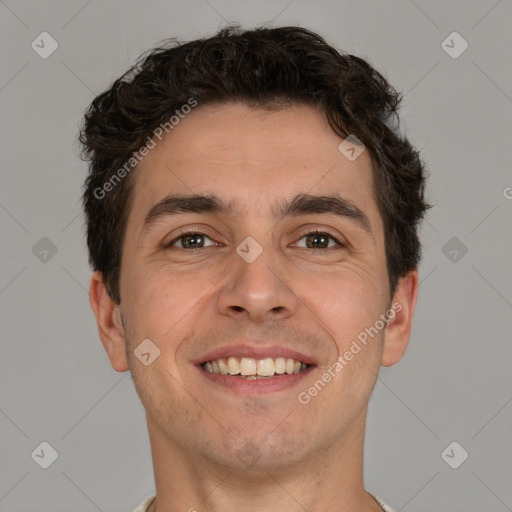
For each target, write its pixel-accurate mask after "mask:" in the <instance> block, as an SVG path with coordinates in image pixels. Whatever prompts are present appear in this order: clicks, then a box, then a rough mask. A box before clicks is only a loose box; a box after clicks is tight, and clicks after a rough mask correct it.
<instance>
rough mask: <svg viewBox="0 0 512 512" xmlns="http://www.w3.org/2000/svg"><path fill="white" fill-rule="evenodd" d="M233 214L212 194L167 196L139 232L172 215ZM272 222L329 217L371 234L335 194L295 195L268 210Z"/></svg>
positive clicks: (354, 209)
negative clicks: (344, 221)
mask: <svg viewBox="0 0 512 512" xmlns="http://www.w3.org/2000/svg"><path fill="white" fill-rule="evenodd" d="M232 212H233V205H232V203H230V202H227V201H225V200H223V199H222V198H220V197H218V196H214V195H171V196H167V197H165V198H164V199H162V200H161V201H159V202H158V203H156V204H155V205H153V206H152V207H151V209H150V210H149V211H148V213H147V215H146V217H145V219H144V224H143V227H142V230H143V231H146V230H148V229H149V228H150V226H151V225H153V224H154V223H156V222H157V221H158V220H160V219H162V218H165V217H170V216H173V215H179V214H185V213H196V214H207V213H217V214H226V215H229V214H230V213H232ZM272 214H273V216H274V217H275V218H276V219H282V218H284V217H288V216H291V217H297V216H300V215H310V214H330V215H336V216H338V217H343V218H346V219H349V220H351V221H353V222H355V223H357V224H358V225H359V227H361V228H363V229H364V230H365V231H367V232H369V233H370V234H371V233H372V230H371V224H370V219H369V218H368V216H367V215H366V214H365V213H364V212H363V211H362V210H361V209H359V208H358V207H357V206H356V205H354V204H353V203H352V202H351V201H349V200H348V199H345V198H343V197H341V196H339V195H337V194H334V195H329V196H315V195H311V194H299V195H297V196H295V197H293V198H292V199H291V200H289V201H285V202H283V203H281V204H279V205H278V206H276V207H274V208H273V209H272Z"/></svg>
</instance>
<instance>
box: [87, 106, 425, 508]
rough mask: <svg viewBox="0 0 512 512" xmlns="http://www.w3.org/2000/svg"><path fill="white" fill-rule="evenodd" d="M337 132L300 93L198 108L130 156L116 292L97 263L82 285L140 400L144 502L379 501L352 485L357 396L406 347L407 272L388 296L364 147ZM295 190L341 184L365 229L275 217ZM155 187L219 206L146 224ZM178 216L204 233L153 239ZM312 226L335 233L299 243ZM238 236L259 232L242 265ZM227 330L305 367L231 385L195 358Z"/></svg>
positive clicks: (337, 504) (340, 504) (362, 396)
mask: <svg viewBox="0 0 512 512" xmlns="http://www.w3.org/2000/svg"><path fill="white" fill-rule="evenodd" d="M342 140H343V139H341V138H340V137H338V136H337V135H336V134H335V133H334V132H333V131H332V129H331V128H330V127H329V126H328V124H327V122H326V121H325V119H324V117H323V116H322V115H321V114H320V113H319V112H318V111H316V110H315V109H313V108H312V107H309V106H302V105H301V106H289V107H286V108H282V109H279V110H274V111H267V110H262V109H255V108H251V107H248V106H246V105H244V104H239V103H233V104H231V103H230V104H222V105H215V106H204V107H202V106H198V107H197V108H196V109H194V110H193V111H192V112H191V113H190V114H188V115H187V116H186V118H185V119H184V120H182V121H181V122H180V124H179V125H178V126H176V127H175V128H174V130H173V131H172V132H171V133H170V134H169V135H168V136H167V137H166V138H164V139H163V141H162V142H161V143H159V144H158V145H157V147H156V148H155V149H153V150H152V151H151V152H150V154H149V155H148V156H147V157H146V158H145V159H144V160H143V161H142V162H141V163H140V164H139V166H138V168H137V169H136V173H135V175H134V179H135V181H134V190H135V194H134V200H133V202H132V205H131V210H130V213H129V217H128V221H127V226H126V237H125V241H124V246H123V257H122V265H121V277H120V292H121V303H120V305H119V306H117V305H116V304H115V303H114V302H113V301H112V300H111V298H110V297H109V295H108V293H107V291H106V288H105V285H104V283H103V280H102V276H101V274H100V273H98V272H95V273H94V274H93V277H92V280H91V287H90V297H91V305H92V308H93V310H94V313H95V315H96V319H97V324H98V329H99V334H100V337H101V340H102V343H103V345H104V347H105V350H106V352H107V354H108V357H109V359H110V362H111V365H112V367H113V368H114V369H115V370H116V371H118V372H125V371H127V370H130V371H131V372H132V376H133V380H134V383H135V386H136V390H137V392H138V394H139V396H140V398H141V401H142V403H143V405H144V407H145V409H146V418H147V425H148V432H149V437H150V442H151V448H152V456H153V465H154V472H155V481H156V489H157V498H156V500H155V502H154V503H153V504H152V506H151V508H150V510H151V512H155V511H157V512H174V511H187V510H191V509H192V510H191V512H192V511H193V510H194V509H196V510H197V511H199V512H202V511H221V510H222V511H227V512H236V511H239V510H245V511H265V512H273V511H282V510H297V511H299V510H301V511H302V510H307V511H309V512H317V511H323V512H325V511H337V512H344V511H353V510H361V511H363V510H364V511H379V510H381V509H380V507H379V505H378V504H377V503H376V501H375V500H374V499H373V498H372V497H371V496H370V495H369V494H368V493H367V492H366V491H365V489H364V483H363V467H362V463H363V441H364V432H365V423H366V414H367V404H368V400H369V397H370V395H371V393H372V390H373V388H374V385H375V382H376V378H377V374H378V371H379V367H380V366H381V365H382V366H390V365H393V364H395V363H396V362H398V361H399V360H400V359H401V357H402V355H403V353H404V352H405V349H406V347H407V344H408V341H409V335H410V331H411V323H412V317H413V313H414V307H415V303H416V298H417V291H418V274H417V271H416V270H413V271H410V272H409V273H407V274H406V275H405V276H403V277H402V278H401V279H400V282H399V285H398V287H397V289H396V290H395V292H394V294H393V296H392V297H390V290H389V278H388V275H387V269H386V260H385V246H384V231H383V224H382V219H381V216H380V214H379V212H378V209H377V205H376V201H375V198H374V195H373V189H372V174H371V161H370V158H369V155H368V154H367V152H366V151H364V152H363V153H362V154H361V156H359V157H358V158H357V159H356V160H355V161H353V162H351V161H349V160H348V159H347V158H345V156H344V155H342V154H341V153H340V151H339V150H338V145H339V144H340V142H341V141H342ZM301 193H302V194H303V193H308V194H312V195H318V196H329V195H332V194H334V193H336V194H338V195H339V196H341V197H343V198H345V199H347V200H349V201H350V202H351V203H352V204H353V205H355V206H357V207H358V208H359V209H360V210H362V211H363V212H364V214H365V215H366V216H367V218H368V220H369V227H370V228H371V231H369V230H366V229H364V228H363V227H362V226H361V225H360V224H359V223H357V222H355V221H354V220H352V219H350V218H346V217H341V216H337V215H333V214H326V213H312V214H307V215H298V216H287V217H284V218H276V217H275V216H274V215H273V208H274V207H275V205H276V204H279V203H282V202H284V201H286V200H289V199H290V198H292V197H294V196H296V195H297V194H301ZM169 194H173V195H176V194H183V195H190V194H210V195H216V196H219V197H222V198H224V199H225V200H228V201H232V209H231V211H230V212H229V213H206V214H204V213H203V214H197V213H186V214H180V215H173V216H171V215H168V216H165V217H162V218H160V219H159V220H158V221H157V222H155V223H154V224H152V225H151V227H150V229H149V230H146V231H144V230H143V223H144V219H145V217H146V215H147V213H148V211H149V210H150V209H151V207H152V206H153V205H155V204H156V203H158V202H159V201H160V200H162V199H163V198H164V197H166V196H167V195H169ZM181 228H193V229H194V230H195V231H200V232H202V233H204V234H205V235H206V236H207V237H208V238H206V239H202V240H203V241H204V242H205V245H206V246H205V247H202V248H199V249H196V250H194V251H193V252H192V251H191V250H190V249H184V248H182V247H180V246H179V244H180V243H183V241H184V239H179V240H178V241H177V242H175V244H174V245H173V246H170V247H169V246H166V244H168V243H169V242H172V241H173V240H175V239H177V238H178V237H179V236H180V234H181V232H180V229H181ZM315 230H318V231H319V232H322V233H325V232H327V233H328V234H329V235H332V236H334V237H335V238H336V239H337V240H338V241H340V242H342V243H344V244H345V246H340V245H338V244H337V243H336V242H334V241H331V242H329V246H328V247H327V248H310V247H308V246H307V243H306V241H307V234H308V233H311V232H312V231H315ZM248 236H251V237H253V238H254V239H255V240H256V241H257V242H258V243H259V244H260V246H261V247H262V248H263V252H262V254H261V255H260V256H259V257H258V258H257V259H256V260H255V261H254V262H252V263H247V262H246V261H245V260H244V259H242V258H241V257H240V256H239V255H238V254H237V252H236V247H237V246H238V245H239V244H240V243H241V242H242V241H243V240H244V239H245V238H246V237H248ZM187 240H189V239H187ZM394 302H396V303H398V304H400V306H401V307H400V311H397V312H396V314H395V316H394V318H393V319H392V320H390V321H389V323H388V325H387V327H386V328H384V329H381V330H380V331H379V333H378V335H376V336H375V337H374V338H372V339H371V341H370V342H369V343H368V344H367V345H366V346H365V347H364V348H363V349H362V350H361V351H360V352H359V353H358V354H357V355H355V356H354V358H353V359H352V360H351V361H349V362H347V365H346V366H345V367H344V368H343V370H342V371H340V372H339V373H337V374H336V377H335V378H332V380H331V381H330V382H329V383H328V384H327V385H326V386H325V388H323V389H322V390H321V391H320V392H319V393H318V394H317V395H316V396H314V397H312V398H311V400H310V402H309V403H308V404H306V405H303V404H301V403H300V402H299V401H298V399H297V397H298V394H299V393H300V392H303V391H307V390H308V388H310V386H311V385H312V384H314V383H315V381H317V380H318V379H321V378H322V375H323V374H325V373H326V369H327V368H329V367H331V366H332V365H333V363H334V362H335V361H336V359H337V358H338V356H340V355H341V356H343V354H344V353H345V352H346V351H347V350H348V348H349V347H350V345H351V343H352V342H353V340H355V339H356V337H357V335H358V334H359V333H361V332H362V331H364V329H365V328H368V327H370V326H373V325H374V324H375V323H376V321H377V320H378V319H379V315H381V314H383V313H384V312H386V311H387V310H389V308H390V307H391V304H392V303H394ZM144 339H150V340H151V341H152V342H153V343H154V344H155V345H156V346H158V348H159V349H160V351H161V353H160V356H159V357H158V358H157V359H155V361H154V362H153V363H152V364H150V365H149V366H145V365H143V364H142V363H141V362H140V361H139V360H138V359H137V358H136V357H135V356H134V352H133V351H134V350H135V348H136V347H137V346H138V345H139V344H140V343H141V342H142V340H144ZM230 343H233V344H235V343H245V344H249V345H256V346H264V347H265V346H269V345H279V346H283V347H286V348H291V349H294V350H297V351H299V352H301V353H303V354H307V355H310V356H311V357H314V358H315V362H316V366H315V367H314V368H313V369H312V370H311V371H309V372H308V374H307V375H305V376H304V377H303V378H302V379H301V380H300V382H299V383H298V384H297V385H295V386H293V387H292V388H289V389H285V390H281V391H278V392H275V393H268V394H263V395H250V396H243V395H241V394H238V393H236V392H233V391H231V390H228V389H226V388H224V387H222V386H219V385H217V384H212V383H211V382H210V381H209V380H208V379H207V378H205V377H204V376H203V375H202V374H201V372H199V371H198V368H197V367H196V366H195V364H194V363H193V362H194V361H196V360H197V358H198V357H200V356H202V355H205V354H207V352H209V351H211V350H212V349H215V348H218V347H220V346H225V345H227V344H230ZM251 450H252V451H251ZM241 454H242V455H241ZM251 457H252V459H251ZM247 458H249V459H250V462H249V463H248V462H247Z"/></svg>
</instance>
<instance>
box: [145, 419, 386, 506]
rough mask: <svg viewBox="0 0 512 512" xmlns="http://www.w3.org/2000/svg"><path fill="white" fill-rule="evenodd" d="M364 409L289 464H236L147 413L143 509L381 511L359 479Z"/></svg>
mask: <svg viewBox="0 0 512 512" xmlns="http://www.w3.org/2000/svg"><path fill="white" fill-rule="evenodd" d="M365 420H366V411H364V413H363V415H362V417H361V418H358V420H357V421H356V422H354V424H353V425H352V428H351V430H350V431H349V432H347V433H346V435H345V436H344V437H343V439H341V440H340V441H339V442H337V443H335V444H334V445H331V446H330V447H329V449H328V450H327V449H325V450H320V451H318V452H317V453H316V454H314V455H313V454H310V456H308V457H307V458H306V459H305V460H300V461H295V463H294V464H292V465H288V466H287V465H282V466H279V465H276V464H274V465H273V466H270V465H267V466H258V469H256V467H251V468H240V467H239V466H237V465H236V464H234V465H233V466H231V467H230V466H227V465H226V464H218V463H217V462H216V461H212V459H211V458H206V457H204V456H201V455H196V454H193V453H191V451H190V450H184V449H183V448H182V447H180V446H179V445H178V444H177V443H175V442H173V441H171V440H169V439H168V438H167V437H166V436H164V435H163V432H162V431H161V430H160V429H159V428H158V426H157V425H156V424H155V423H153V422H152V421H151V420H150V419H149V417H148V432H149V436H150V441H151V449H152V455H153V467H154V473H155V483H156V490H157V497H156V499H155V501H154V502H153V503H152V505H151V507H150V508H149V510H148V512H178V511H180V512H183V511H189V512H194V511H197V512H218V511H221V510H222V511H223V512H237V511H239V510H244V511H247V512H260V511H265V512H278V511H279V512H280V511H282V510H294V509H297V510H299V509H302V510H308V511H309V512H320V511H322V512H330V511H332V512H334V511H335V512H348V511H353V510H360V511H365V512H371V511H375V512H382V509H381V508H380V506H379V505H378V504H377V502H376V501H375V500H374V499H373V497H371V495H369V494H368V493H367V492H366V491H365V489H364V484H363V447H364V446H363V445H364V426H365Z"/></svg>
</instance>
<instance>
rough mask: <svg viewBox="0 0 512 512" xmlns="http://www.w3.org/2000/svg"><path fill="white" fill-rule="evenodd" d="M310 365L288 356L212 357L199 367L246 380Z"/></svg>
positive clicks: (303, 369) (271, 375)
mask: <svg viewBox="0 0 512 512" xmlns="http://www.w3.org/2000/svg"><path fill="white" fill-rule="evenodd" d="M310 366H311V365H308V364H306V363H304V362H302V361H298V360H296V359H292V358H290V357H288V358H285V357H276V358H273V357H266V358H263V359H254V358H251V357H241V358H238V357H234V356H230V357H227V358H220V359H213V360H211V361H206V362H204V363H203V364H202V365H201V367H202V368H203V370H204V371H205V372H207V373H214V374H216V375H229V376H231V377H239V378H242V379H246V380H260V379H269V378H272V377H275V376H279V375H296V374H299V373H302V372H304V371H305V370H307V369H308V368H309V367H310Z"/></svg>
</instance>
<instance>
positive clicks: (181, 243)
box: [167, 232, 215, 249]
mask: <svg viewBox="0 0 512 512" xmlns="http://www.w3.org/2000/svg"><path fill="white" fill-rule="evenodd" d="M211 245H215V242H214V241H213V240H212V239H211V238H210V237H208V236H206V235H205V234H204V233H196V232H193V233H183V234H182V235H180V236H179V237H178V238H175V239H174V240H172V241H171V242H169V243H168V244H167V247H178V248H179V249H201V248H203V247H209V246H211Z"/></svg>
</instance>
